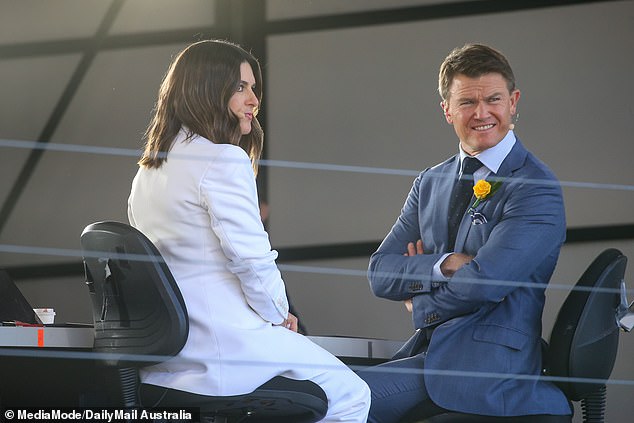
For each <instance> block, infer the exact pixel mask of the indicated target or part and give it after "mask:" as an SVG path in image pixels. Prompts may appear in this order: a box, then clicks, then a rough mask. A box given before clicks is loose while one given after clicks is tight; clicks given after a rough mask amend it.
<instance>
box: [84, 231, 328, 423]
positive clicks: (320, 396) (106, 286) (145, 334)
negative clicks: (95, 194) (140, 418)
mask: <svg viewBox="0 0 634 423" xmlns="http://www.w3.org/2000/svg"><path fill="white" fill-rule="evenodd" d="M81 246H82V251H83V256H84V257H83V258H84V268H85V273H86V284H87V286H88V289H89V291H90V296H91V299H92V305H93V319H94V325H95V341H94V351H95V352H99V353H107V354H105V355H104V356H103V357H104V358H103V361H104V363H105V364H107V365H110V366H115V367H116V368H117V369H118V372H119V383H120V389H121V397H122V404H121V405H122V406H124V407H126V408H142V407H148V406H149V405H151V406H156V407H161V408H170V407H179V408H183V407H187V408H192V409H197V410H198V409H199V410H200V417H201V419H206V418H209V419H211V420H212V421H214V422H221V421H225V422H234V421H242V419H244V418H245V417H248V421H250V422H293V423H299V422H306V423H309V422H315V421H318V420H320V419H322V418H323V417H324V416H325V414H326V411H327V409H328V402H327V399H326V395H325V393H324V392H323V390H322V389H321V388H320V387H319V386H318V385H316V384H315V383H313V382H311V381H297V380H291V379H287V378H283V377H275V378H273V379H272V380H270V381H269V382H267V383H265V384H264V385H262V386H260V387H259V388H258V389H256V390H255V391H253V392H252V393H250V394H246V395H237V396H231V397H213V396H205V395H196V394H191V393H188V392H183V391H177V390H171V389H166V388H162V387H158V386H152V385H145V384H139V379H138V369H139V368H140V367H144V366H148V365H151V364H156V363H159V362H162V361H164V360H167V359H169V358H171V357H172V356H174V355H176V354H177V353H178V352H179V351H180V350H181V348H182V347H183V345H184V344H185V341H186V340H187V335H188V331H189V325H188V316H187V309H186V307H185V302H184V301H183V297H182V296H181V293H180V290H179V288H178V286H177V285H176V282H175V281H174V278H173V276H172V274H171V272H170V270H169V268H168V267H167V265H166V264H165V262H164V261H163V258H162V257H161V255H160V253H159V252H158V250H157V249H156V248H155V246H154V245H153V244H152V242H151V241H150V240H149V239H148V238H146V237H145V236H144V235H143V234H142V233H141V232H139V231H138V230H136V229H135V228H133V227H131V226H129V225H126V224H123V223H119V222H111V221H107V222H97V223H93V224H91V225H89V226H87V227H86V228H85V229H84V231H83V233H82V234H81ZM139 393H140V395H139ZM139 396H140V397H141V398H139ZM157 398H160V399H162V401H155V400H156V399H157Z"/></svg>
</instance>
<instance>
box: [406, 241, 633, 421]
mask: <svg viewBox="0 0 634 423" xmlns="http://www.w3.org/2000/svg"><path fill="white" fill-rule="evenodd" d="M626 265H627V257H626V256H624V255H623V254H622V253H621V252H620V251H619V250H616V249H607V250H605V251H603V252H602V253H601V254H599V256H598V257H597V258H596V259H595V260H594V261H593V262H592V263H591V264H590V266H589V267H588V268H587V269H586V271H585V272H584V273H583V275H582V276H581V278H580V279H579V281H578V282H577V284H576V285H575V287H574V289H573V290H572V292H570V294H568V297H567V298H566V300H565V301H564V303H563V305H562V306H561V308H560V310H559V313H558V315H557V319H556V320H555V324H554V326H553V329H552V332H551V334H550V341H549V343H546V342H545V341H544V363H543V364H544V370H543V374H544V376H545V377H551V378H553V380H554V383H555V384H556V385H557V386H558V387H559V388H560V389H561V390H562V391H563V392H564V394H565V395H566V397H568V399H569V400H570V401H571V402H578V401H580V402H581V409H582V412H583V421H584V422H587V423H590V422H591V423H603V421H604V418H605V407H606V400H607V394H606V385H605V381H606V380H607V379H609V377H610V374H611V373H612V369H613V367H614V362H615V360H616V353H617V349H618V342H619V329H620V327H619V323H618V321H617V311H618V309H619V305H620V304H621V303H622V302H624V301H623V300H622V299H621V295H624V291H620V289H621V285H622V284H623V283H624V282H623V279H624V275H625V267H626ZM430 410H432V411H431V412H430ZM423 413H427V414H424V415H423ZM431 413H437V414H436V415H434V416H432V417H428V418H427V419H424V420H422V422H423V423H494V422H497V423H511V422H512V423H520V422H522V423H523V422H525V423H559V422H562V423H563V422H570V421H571V418H570V416H547V415H540V416H519V417H507V418H504V417H488V416H478V415H473V414H463V413H454V412H448V411H446V410H443V409H441V408H439V407H436V408H434V405H433V403H432V404H431V405H430V404H424V405H423V406H421V407H420V409H419V410H415V411H414V412H413V413H412V414H411V415H410V416H408V418H407V419H406V421H410V422H411V421H421V418H422V417H424V416H425V415H426V416H429V415H430V414H431ZM417 414H418V415H417Z"/></svg>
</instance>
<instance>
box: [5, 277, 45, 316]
mask: <svg viewBox="0 0 634 423" xmlns="http://www.w3.org/2000/svg"><path fill="white" fill-rule="evenodd" d="M14 321H18V322H23V323H28V324H34V325H37V324H42V321H41V320H40V318H39V317H37V314H35V312H34V311H33V307H31V304H29V302H28V301H27V300H26V298H24V295H22V292H21V291H20V290H19V289H18V287H17V286H16V285H15V283H14V282H13V279H11V276H10V275H9V273H7V271H6V270H5V269H0V322H14Z"/></svg>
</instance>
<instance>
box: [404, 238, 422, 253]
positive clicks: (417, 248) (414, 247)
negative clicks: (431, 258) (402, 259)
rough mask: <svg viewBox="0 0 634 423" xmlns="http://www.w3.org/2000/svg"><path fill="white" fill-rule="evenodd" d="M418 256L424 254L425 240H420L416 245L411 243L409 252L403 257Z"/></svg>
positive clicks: (408, 248)
mask: <svg viewBox="0 0 634 423" xmlns="http://www.w3.org/2000/svg"><path fill="white" fill-rule="evenodd" d="M418 254H423V240H422V239H419V240H418V241H416V244H414V243H413V242H410V243H409V244H407V252H406V253H405V254H403V255H405V256H408V257H412V256H415V255H418Z"/></svg>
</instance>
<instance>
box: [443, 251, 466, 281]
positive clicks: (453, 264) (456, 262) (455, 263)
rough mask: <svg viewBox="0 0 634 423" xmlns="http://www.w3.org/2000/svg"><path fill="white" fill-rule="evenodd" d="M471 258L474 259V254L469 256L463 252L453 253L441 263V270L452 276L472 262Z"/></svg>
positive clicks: (448, 276)
mask: <svg viewBox="0 0 634 423" xmlns="http://www.w3.org/2000/svg"><path fill="white" fill-rule="evenodd" d="M471 260H473V256H468V255H466V254H462V253H452V254H450V255H448V256H447V258H445V260H443V262H442V263H441V264H440V271H441V272H442V274H443V275H444V276H445V277H447V278H450V277H452V276H453V274H454V273H456V272H457V271H458V270H459V269H460V268H461V267H462V266H464V265H465V264H467V263H470V262H471Z"/></svg>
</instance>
